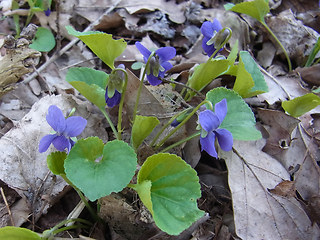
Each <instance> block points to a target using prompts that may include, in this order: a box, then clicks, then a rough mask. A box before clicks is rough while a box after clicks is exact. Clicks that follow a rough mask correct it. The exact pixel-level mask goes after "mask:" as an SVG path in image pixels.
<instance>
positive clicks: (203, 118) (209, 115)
mask: <svg viewBox="0 0 320 240" xmlns="http://www.w3.org/2000/svg"><path fill="white" fill-rule="evenodd" d="M199 123H200V125H201V127H202V129H204V130H205V131H206V132H208V133H209V132H212V131H213V130H215V129H217V128H218V127H219V126H220V124H221V123H220V121H219V118H218V117H217V115H216V114H214V113H213V112H212V111H211V110H208V109H207V110H204V111H203V112H200V114H199Z"/></svg>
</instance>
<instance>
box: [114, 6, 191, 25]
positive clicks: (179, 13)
mask: <svg viewBox="0 0 320 240" xmlns="http://www.w3.org/2000/svg"><path fill="white" fill-rule="evenodd" d="M108 2H109V5H110V4H114V3H115V2H116V0H109V1H108ZM185 6H186V2H183V3H180V4H176V2H175V1H166V0H158V1H147V2H146V1H144V0H122V1H121V2H120V3H119V4H118V7H119V8H125V9H126V10H127V11H128V12H129V13H130V14H136V13H141V12H146V11H148V12H153V11H155V10H157V9H158V10H160V11H161V12H163V13H165V14H168V16H169V19H170V20H171V21H173V22H175V23H178V24H182V23H184V22H185V20H186V17H185V16H184V8H185Z"/></svg>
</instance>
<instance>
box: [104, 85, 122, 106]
mask: <svg viewBox="0 0 320 240" xmlns="http://www.w3.org/2000/svg"><path fill="white" fill-rule="evenodd" d="M105 98H106V103H107V106H108V107H109V108H112V107H114V106H116V105H118V104H119V103H120V100H121V93H119V92H118V91H117V89H115V90H114V94H113V96H112V97H111V98H109V97H108V87H107V90H106V95H105Z"/></svg>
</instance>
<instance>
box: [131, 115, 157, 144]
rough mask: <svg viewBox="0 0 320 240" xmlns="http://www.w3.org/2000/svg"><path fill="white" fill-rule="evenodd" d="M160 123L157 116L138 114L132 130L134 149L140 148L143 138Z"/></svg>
mask: <svg viewBox="0 0 320 240" xmlns="http://www.w3.org/2000/svg"><path fill="white" fill-rule="evenodd" d="M159 123H160V121H159V120H158V119H157V118H156V117H147V116H139V115H137V116H136V119H135V121H134V123H133V126H132V132H131V142H132V145H133V147H134V149H138V147H139V146H140V145H141V143H142V142H143V140H144V139H145V138H146V137H148V136H149V134H150V133H151V132H152V130H153V129H154V128H155V127H156V126H157V125H158V124H159Z"/></svg>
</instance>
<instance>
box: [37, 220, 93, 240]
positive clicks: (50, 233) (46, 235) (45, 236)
mask: <svg viewBox="0 0 320 240" xmlns="http://www.w3.org/2000/svg"><path fill="white" fill-rule="evenodd" d="M71 222H81V223H84V224H87V225H92V223H91V222H89V221H87V220H85V219H81V218H71V219H66V220H63V221H62V222H59V223H58V224H57V225H55V226H54V227H53V228H51V229H49V230H46V231H44V232H43V233H42V239H50V237H54V235H56V234H57V233H59V232H63V231H65V230H69V229H70V228H68V229H66V228H60V227H62V226H63V225H66V224H68V223H71ZM79 226H81V227H86V226H85V225H77V227H79ZM69 227H70V226H69ZM59 228H60V229H59ZM73 228H75V227H73ZM62 229H63V230H62Z"/></svg>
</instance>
